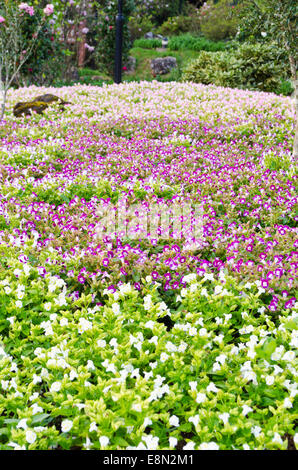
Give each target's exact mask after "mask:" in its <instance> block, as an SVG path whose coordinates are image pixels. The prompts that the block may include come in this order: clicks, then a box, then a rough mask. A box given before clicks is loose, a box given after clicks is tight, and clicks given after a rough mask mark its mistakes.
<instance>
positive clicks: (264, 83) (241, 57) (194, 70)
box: [182, 43, 287, 92]
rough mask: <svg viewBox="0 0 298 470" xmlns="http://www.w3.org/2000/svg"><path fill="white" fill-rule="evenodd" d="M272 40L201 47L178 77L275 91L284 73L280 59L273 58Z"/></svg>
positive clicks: (274, 54) (274, 49) (226, 85)
mask: <svg viewBox="0 0 298 470" xmlns="http://www.w3.org/2000/svg"><path fill="white" fill-rule="evenodd" d="M278 52H279V49H278V48H277V46H276V45H275V44H270V43H267V44H243V45H241V46H240V47H239V48H238V49H236V50H234V51H233V50H231V51H229V52H227V51H225V52H217V53H212V52H205V51H202V52H201V53H200V56H199V58H198V59H196V60H195V61H192V62H191V63H190V64H189V65H188V66H187V67H186V68H185V70H184V73H183V75H182V80H184V81H193V82H196V83H204V84H206V85H208V84H210V83H213V84H215V85H218V86H225V87H232V88H248V89H250V90H260V91H267V92H276V91H277V90H278V88H279V87H280V79H281V77H283V76H286V74H287V70H285V66H284V62H283V61H278V62H277V60H276V57H278Z"/></svg>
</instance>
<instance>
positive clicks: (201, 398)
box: [196, 392, 207, 403]
mask: <svg viewBox="0 0 298 470" xmlns="http://www.w3.org/2000/svg"><path fill="white" fill-rule="evenodd" d="M206 400H207V396H206V395H205V393H201V392H200V393H198V394H197V398H196V402H197V403H204V401H206Z"/></svg>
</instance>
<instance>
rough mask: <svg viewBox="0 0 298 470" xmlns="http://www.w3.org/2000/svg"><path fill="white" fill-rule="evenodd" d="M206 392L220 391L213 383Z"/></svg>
mask: <svg viewBox="0 0 298 470" xmlns="http://www.w3.org/2000/svg"><path fill="white" fill-rule="evenodd" d="M206 390H207V392H214V393H217V392H218V390H219V389H218V388H217V387H216V385H215V384H214V383H213V382H210V384H209V385H208V387H207V388H206Z"/></svg>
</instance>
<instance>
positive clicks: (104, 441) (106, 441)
mask: <svg viewBox="0 0 298 470" xmlns="http://www.w3.org/2000/svg"><path fill="white" fill-rule="evenodd" d="M109 442H110V439H109V438H108V437H107V436H100V438H99V443H100V447H106V446H107V445H108V444H109Z"/></svg>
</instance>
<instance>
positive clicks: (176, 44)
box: [168, 34, 226, 52]
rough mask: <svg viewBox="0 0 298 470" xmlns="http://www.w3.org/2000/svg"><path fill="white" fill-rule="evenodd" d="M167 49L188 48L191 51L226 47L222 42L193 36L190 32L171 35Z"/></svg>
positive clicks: (217, 49)
mask: <svg viewBox="0 0 298 470" xmlns="http://www.w3.org/2000/svg"><path fill="white" fill-rule="evenodd" d="M168 47H169V49H171V50H172V51H179V50H183V49H188V50H191V51H213V52H216V51H222V50H224V49H225V48H226V44H225V43H224V42H221V41H220V42H213V41H209V40H208V39H205V38H202V37H195V36H192V35H191V34H181V35H180V36H173V37H172V38H171V39H170V40H169V44H168Z"/></svg>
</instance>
